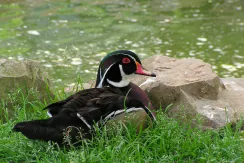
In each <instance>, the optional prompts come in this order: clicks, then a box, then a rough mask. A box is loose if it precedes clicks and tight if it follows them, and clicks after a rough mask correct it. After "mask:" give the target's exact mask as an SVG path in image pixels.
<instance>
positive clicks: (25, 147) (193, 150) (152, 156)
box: [0, 92, 244, 163]
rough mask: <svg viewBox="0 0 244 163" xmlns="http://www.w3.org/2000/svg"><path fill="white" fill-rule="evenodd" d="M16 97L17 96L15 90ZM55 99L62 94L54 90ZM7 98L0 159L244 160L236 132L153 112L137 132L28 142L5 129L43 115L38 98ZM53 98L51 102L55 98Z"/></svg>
mask: <svg viewBox="0 0 244 163" xmlns="http://www.w3.org/2000/svg"><path fill="white" fill-rule="evenodd" d="M16 95H17V94H16ZM56 96H57V99H60V98H64V97H65V96H67V95H66V94H65V93H64V92H61V93H56ZM18 97H19V98H17V97H12V99H14V100H17V101H18V105H15V106H14V107H15V111H14V117H16V118H7V117H6V119H7V120H6V122H5V123H3V122H1V124H0V137H1V139H0V162H1V163H4V162H28V163H31V162H48V163H49V162H52V163H56V162H57V163H59V162H69V163H80V162H86V163H87V162H106V163H109V162H111V163H114V162H143V163H144V162H155V163H158V162H177V163H178V162H221V163H223V162H244V152H243V147H244V146H243V141H242V140H241V132H238V131H232V130H231V128H230V127H228V126H227V127H225V128H223V130H222V132H221V135H220V134H219V132H217V131H213V130H208V131H202V130H199V129H198V128H191V127H190V125H189V124H184V123H180V122H177V121H176V120H174V119H172V118H169V117H168V116H166V115H165V114H164V113H163V112H158V114H157V122H156V124H155V125H154V126H153V127H151V128H148V129H146V130H144V131H142V132H140V133H139V134H135V130H134V129H133V127H131V126H129V127H127V128H126V127H121V126H118V128H116V129H115V132H113V134H107V133H108V132H106V128H104V129H101V130H100V131H98V132H97V136H96V137H95V138H94V139H93V140H87V141H84V143H83V144H82V145H80V146H79V147H73V146H70V147H69V148H67V147H66V148H64V147H59V146H58V145H57V144H53V143H51V142H49V143H47V142H41V141H33V140H29V139H27V138H26V137H24V136H22V135H21V134H20V133H13V132H12V131H11V129H12V127H13V126H14V124H16V123H17V122H20V121H24V120H32V119H40V118H47V115H46V111H43V110H42V108H43V107H44V106H45V105H46V104H45V103H43V102H40V101H38V100H36V101H35V100H34V101H28V100H27V99H26V98H25V97H24V96H18ZM57 99H56V100H57Z"/></svg>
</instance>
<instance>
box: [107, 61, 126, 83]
mask: <svg viewBox="0 0 244 163" xmlns="http://www.w3.org/2000/svg"><path fill="white" fill-rule="evenodd" d="M119 71H120V74H121V77H122V80H121V81H119V82H114V81H111V80H109V79H107V81H108V83H109V84H111V85H113V86H115V87H125V86H127V85H129V83H130V80H129V78H128V77H129V76H130V75H126V74H125V72H124V70H123V67H122V65H119Z"/></svg>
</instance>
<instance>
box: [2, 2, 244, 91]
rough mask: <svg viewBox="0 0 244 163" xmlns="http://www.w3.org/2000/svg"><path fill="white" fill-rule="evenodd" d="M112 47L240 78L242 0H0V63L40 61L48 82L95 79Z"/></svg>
mask: <svg viewBox="0 0 244 163" xmlns="http://www.w3.org/2000/svg"><path fill="white" fill-rule="evenodd" d="M117 49H130V50H132V51H134V52H136V53H138V54H139V56H140V57H141V58H145V57H148V56H151V55H155V54H162V55H167V56H170V57H176V58H185V57H193V58H199V59H202V60H204V61H205V62H208V63H210V64H211V65H212V67H213V69H214V71H216V72H217V73H218V74H219V75H220V76H221V77H244V0H133V1H129V0H82V1H80V0H0V58H7V59H14V60H26V59H34V60H39V61H40V62H41V64H42V65H43V66H44V67H45V68H46V69H47V71H48V73H49V76H50V77H51V78H52V79H53V82H54V85H62V86H64V85H67V84H71V83H73V82H75V81H76V78H77V75H78V74H80V76H81V78H82V80H83V81H88V80H91V79H94V78H95V77H96V75H95V74H96V70H97V67H98V64H99V61H100V60H101V58H102V57H103V56H104V55H106V54H107V53H109V52H111V51H114V50H117Z"/></svg>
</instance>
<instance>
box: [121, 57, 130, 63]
mask: <svg viewBox="0 0 244 163" xmlns="http://www.w3.org/2000/svg"><path fill="white" fill-rule="evenodd" d="M122 62H123V63H124V64H127V63H130V59H129V58H123V59H122Z"/></svg>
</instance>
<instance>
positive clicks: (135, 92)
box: [121, 83, 155, 115]
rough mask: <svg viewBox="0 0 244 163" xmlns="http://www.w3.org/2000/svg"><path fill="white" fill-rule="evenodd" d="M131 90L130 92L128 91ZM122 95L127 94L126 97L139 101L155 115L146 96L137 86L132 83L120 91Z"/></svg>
mask: <svg viewBox="0 0 244 163" xmlns="http://www.w3.org/2000/svg"><path fill="white" fill-rule="evenodd" d="M130 89H131V90H130ZM121 90H122V91H123V93H124V94H125V95H126V94H127V93H128V91H130V92H129V94H128V96H129V97H133V98H135V99H137V100H139V101H140V102H141V103H142V104H143V105H144V106H146V107H147V108H148V109H150V110H151V111H152V113H153V114H154V115H155V112H154V111H155V110H154V107H153V105H152V103H151V101H150V99H149V98H148V96H147V94H146V93H145V92H144V91H143V90H142V89H141V88H140V87H138V86H137V85H135V84H134V83H130V84H129V85H128V86H127V87H124V88H122V89H121Z"/></svg>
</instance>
